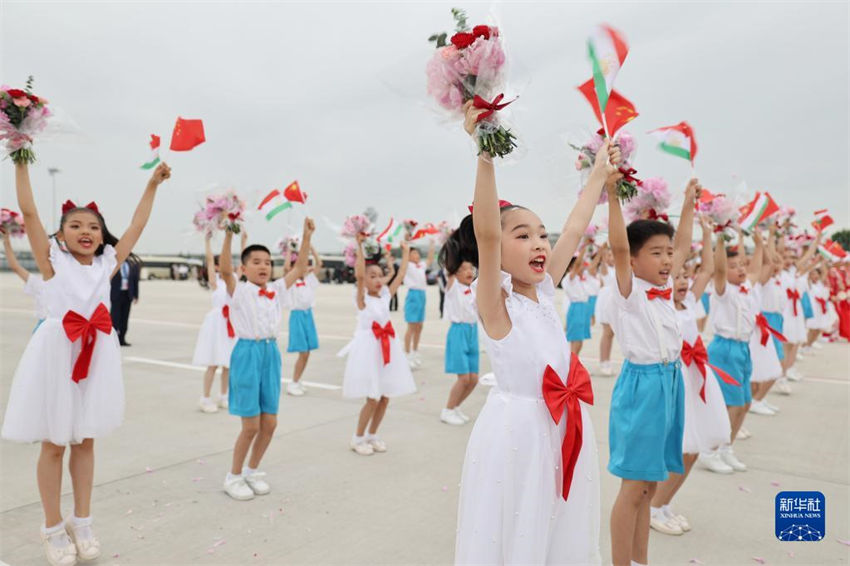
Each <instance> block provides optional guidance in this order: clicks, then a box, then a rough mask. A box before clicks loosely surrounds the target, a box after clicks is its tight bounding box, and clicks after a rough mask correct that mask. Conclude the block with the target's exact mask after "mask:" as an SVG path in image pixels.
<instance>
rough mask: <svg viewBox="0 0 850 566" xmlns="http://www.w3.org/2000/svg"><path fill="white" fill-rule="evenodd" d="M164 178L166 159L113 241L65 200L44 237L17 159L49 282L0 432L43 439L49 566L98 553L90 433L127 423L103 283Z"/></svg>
mask: <svg viewBox="0 0 850 566" xmlns="http://www.w3.org/2000/svg"><path fill="white" fill-rule="evenodd" d="M170 176H171V170H170V169H169V167H168V165H166V164H165V163H161V164H160V165H159V167H157V168H156V170H155V171H154V173H153V175H152V176H151V178H150V180H149V181H148V183H147V187H146V188H145V192H144V193H143V195H142V198H141V200H140V201H139V204H138V206H137V207H136V212H135V213H134V214H133V219H132V221H131V223H130V226H129V228H127V231H126V232H124V235H123V236H121V239H120V240H118V239H116V238H115V236H113V235H112V234H110V233H109V231H108V230H107V229H106V223H105V222H104V220H103V216H101V214H100V212H99V211H98V209H97V205H96V204H94V203H89V204H88V205H87V206H86V207H78V206H76V205H75V204H73V203H72V202H71V201H66V202H65V204H64V205H63V206H62V218H61V220H60V222H59V230H58V232H56V234H55V237H54V238H52V239H49V238H48V236H47V233H46V232H45V230H44V226H43V225H42V223H41V218H40V217H39V214H38V210H37V209H36V206H35V200H34V199H33V195H32V186H31V185H30V179H29V169H28V167H27V164H26V163H18V164H16V165H15V183H16V187H17V194H18V206H19V207H20V209H21V213H22V214H23V217H24V222H25V224H26V227H27V230H26V233H27V238H28V239H29V242H30V247H31V248H32V253H33V257H34V258H35V262H36V265H38V270H39V272H41V275H42V277H43V278H44V281H45V284H46V290H45V294H44V300H45V304H46V307H47V309H46V310H47V313H46V318H45V320H44V323H43V324H41V325H40V326H39V327H38V329H37V330H36V331H35V332H34V333H33V335H32V338H30V341H29V344H28V345H27V348H26V350H25V351H24V353H23V356H22V357H21V361H20V362H19V364H18V369H17V370H16V371H15V378H14V381H13V382H12V389H11V392H10V394H9V403H8V405H7V406H6V416H5V419H4V421H3V432H2V435H3V438H6V439H9V440H14V441H16V442H41V455H40V456H39V459H38V468H37V472H36V478H37V481H38V490H39V493H40V495H41V504H42V507H43V509H44V516H45V522H44V526H43V527H42V528H41V538H42V541H43V543H44V551H45V553H46V555H47V560H48V562H50V563H51V564H54V565H62V566H68V565H72V564H74V563H75V562H76V560H77V558H79V559H81V560H93V559H95V558H97V557H98V556H100V542H99V541H98V540H97V538H95V536H94V532H93V531H92V517H91V509H90V507H91V493H92V485H93V480H94V439H95V438H100V437H103V436H105V435H106V434H108V433H110V432H112V431H113V430H115V428H117V427H118V425H120V424H121V421H122V420H123V419H124V384H123V382H122V376H121V352H120V347H119V345H118V337H117V335H116V333H115V331H114V330H113V328H112V320H111V318H110V316H109V292H110V283H109V281H110V279H111V277H112V276H113V275H114V274H115V272H116V270H117V267H118V266H119V265H121V263H122V262H123V261H124V260H125V259H126V258H127V256H129V255H130V252H131V251H132V249H133V246H134V245H135V244H136V242H137V241H138V239H139V236H141V234H142V230H144V227H145V224H147V221H148V217H149V216H150V213H151V209H152V208H153V202H154V197H155V196H156V190H157V187H159V185H160V184H161V183H162V182H163V181H165V180H166V179H168V178H169V177H170ZM60 243H62V244H64V247H65V249H67V251H63V249H62V247H60ZM67 444H70V445H71V460H70V463H69V471H70V473H71V481H72V484H73V492H74V514H73V516H72V517H69V518H68V519H67V520H65V521H64V522H63V520H62V511H61V495H62V460H63V456H64V454H65V446H66V445H67ZM69 537H70V538H69Z"/></svg>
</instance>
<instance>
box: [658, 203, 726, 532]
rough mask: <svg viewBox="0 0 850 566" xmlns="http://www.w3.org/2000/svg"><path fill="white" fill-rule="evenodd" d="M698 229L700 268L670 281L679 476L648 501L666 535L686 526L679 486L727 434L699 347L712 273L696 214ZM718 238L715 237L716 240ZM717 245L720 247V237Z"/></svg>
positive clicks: (707, 238) (706, 235)
mask: <svg viewBox="0 0 850 566" xmlns="http://www.w3.org/2000/svg"><path fill="white" fill-rule="evenodd" d="M699 220H700V227H701V228H702V242H703V245H702V269H701V270H700V271H699V272H698V273H697V275H696V276H695V277H694V280H693V284H692V285H690V288H689V281H688V277H687V273H689V272H690V269H689V268H688V267H687V266H686V267H683V268H682V269H680V270H679V272H678V273H677V274H676V278H675V279H674V281H673V302H674V303H675V306H676V318H677V320H678V321H679V328H680V329H681V330H682V338H683V342H682V365H683V368H682V383H683V385H684V387H685V429H684V433H683V441H682V460H683V464H684V467H685V473H684V474H677V473H673V472H671V473H670V476H669V477H668V478H667V479H666V480H665V481H663V482H661V483H660V484H659V485H658V489H657V491H656V492H655V496H654V497H653V498H652V501H651V503H650V521H649V526H650V527H651V528H652V529H654V530H656V531H658V532H660V533H663V534H666V535H681V534H682V533H685V532H687V531H690V530H691V525H690V522H689V521H688V520H687V518H685V517H684V516H683V515H679V514H677V513H676V512H675V511H673V509H672V508H671V507H670V505H671V504H672V501H673V497H675V495H676V493H678V491H679V489H680V488H681V487H682V485H684V483H685V480H686V479H687V478H688V474H689V473H690V471H691V468H692V467H693V465H694V462H695V461H696V460H697V457H698V455H699V454H700V452H710V451H712V450H714V449H715V448H717V447H718V446H720V445H721V444H723V443H725V442H726V440H727V439H728V438H729V434H730V427H729V415H728V413H727V412H726V404H725V403H724V402H723V393H722V392H721V390H720V385H718V383H717V380H716V379H715V378H714V375H713V373H712V372H713V370H712V369H711V368H708V367H707V365H706V363H705V345H704V344H703V341H702V337H701V336H700V334H699V331H698V330H697V320H698V318H699V315H700V309H699V301H698V298H697V297H700V296H702V293H703V291H704V290H705V287H706V285H708V282H709V280H711V276H712V274H713V272H714V259H713V257H712V256H713V252H712V249H711V233H712V228H711V224H710V223H709V221H708V220H707V219H706V218H705V217H700V219H699ZM720 238H722V236H718V239H720ZM718 245H723V244H722V240H721V242H719V243H718ZM720 465H722V466H723V467H725V468H726V469H727V473H731V472H732V468H730V467H728V466H727V465H726V464H724V463H722V462H720Z"/></svg>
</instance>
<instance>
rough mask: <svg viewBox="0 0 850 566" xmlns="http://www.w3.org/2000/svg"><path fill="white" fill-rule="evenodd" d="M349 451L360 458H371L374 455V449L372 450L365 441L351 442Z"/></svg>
mask: <svg viewBox="0 0 850 566" xmlns="http://www.w3.org/2000/svg"><path fill="white" fill-rule="evenodd" d="M351 449H352V450H354V452H356V453H357V454H359V455H360V456H371V455H372V454H374V453H375V449H374V448H372V445H371V444H369V443H368V442H366V441H365V440H364V441H362V442H355V441H354V440H352V441H351Z"/></svg>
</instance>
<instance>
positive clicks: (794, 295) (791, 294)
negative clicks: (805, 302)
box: [785, 289, 800, 316]
mask: <svg viewBox="0 0 850 566" xmlns="http://www.w3.org/2000/svg"><path fill="white" fill-rule="evenodd" d="M785 294H786V295H788V298H789V299H791V301H793V302H792V304H793V305H794V316H797V301H799V300H800V292H799V291H798V290H797V289H785Z"/></svg>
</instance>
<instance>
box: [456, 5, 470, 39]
mask: <svg viewBox="0 0 850 566" xmlns="http://www.w3.org/2000/svg"><path fill="white" fill-rule="evenodd" d="M452 17H453V18H454V19H455V29H456V30H457V31H458V33H459V32H462V31H468V30H469V26H468V25H467V23H466V12H465V11H464V10H461V9H460V8H452Z"/></svg>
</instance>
